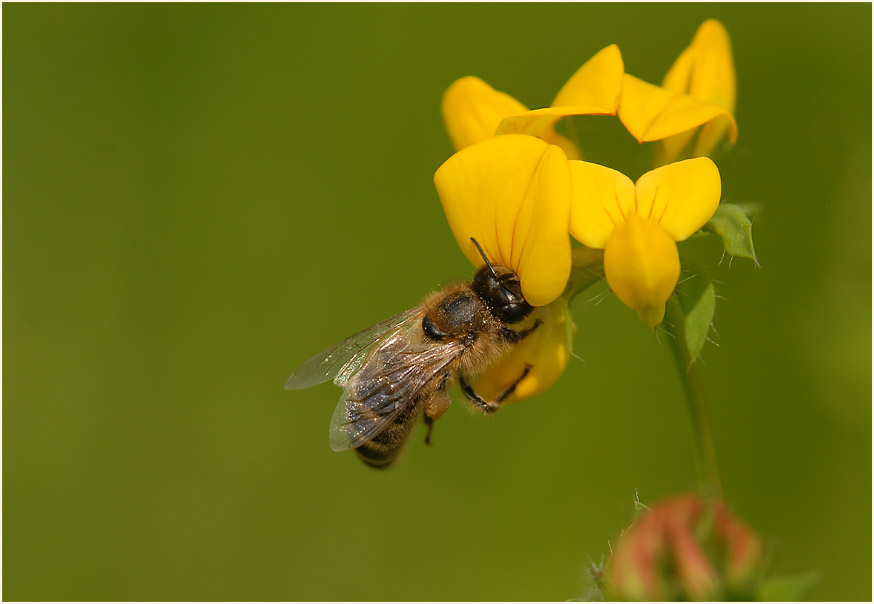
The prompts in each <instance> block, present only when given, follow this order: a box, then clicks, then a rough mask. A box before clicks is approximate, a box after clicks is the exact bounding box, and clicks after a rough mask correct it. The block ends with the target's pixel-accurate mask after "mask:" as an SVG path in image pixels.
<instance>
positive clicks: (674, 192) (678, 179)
mask: <svg viewBox="0 0 874 604" xmlns="http://www.w3.org/2000/svg"><path fill="white" fill-rule="evenodd" d="M721 191H722V182H721V180H720V178H719V170H718V169H717V167H716V164H714V163H713V161H711V160H710V159H709V158H707V157H698V158H695V159H687V160H686V161H681V162H676V163H673V164H669V165H667V166H663V167H661V168H658V169H656V170H653V171H651V172H647V173H646V174H644V175H643V176H641V177H640V179H639V180H638V181H637V185H636V193H637V205H636V208H637V213H638V215H639V216H641V217H643V218H646V219H648V220H651V221H654V222H657V223H658V224H659V225H661V227H662V228H663V229H664V230H665V232H666V233H667V234H668V235H670V236H671V237H672V238H673V239H674V241H683V240H684V239H686V238H687V237H689V236H690V235H692V234H693V233H695V232H696V231H697V230H698V229H700V228H701V227H703V226H704V225H705V224H706V223H707V221H708V220H710V218H711V217H712V216H713V214H714V212H716V208H717V206H719V198H720V196H721V194H722V193H721Z"/></svg>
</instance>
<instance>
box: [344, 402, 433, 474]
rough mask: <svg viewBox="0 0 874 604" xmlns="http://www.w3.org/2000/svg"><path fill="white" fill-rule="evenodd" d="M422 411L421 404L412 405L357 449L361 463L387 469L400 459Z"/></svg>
mask: <svg viewBox="0 0 874 604" xmlns="http://www.w3.org/2000/svg"><path fill="white" fill-rule="evenodd" d="M421 410H422V404H421V402H419V401H417V402H416V403H415V404H413V405H410V406H409V408H408V409H406V410H405V411H404V412H403V413H401V414H400V415H398V416H397V417H396V418H395V419H394V421H393V422H392V423H391V424H390V425H389V426H387V427H386V429H385V430H383V431H382V432H380V433H379V434H377V435H376V436H374V437H373V438H371V439H370V440H368V441H367V442H365V443H364V444H362V445H361V446H360V447H358V448H356V449H355V452H356V453H358V456H359V457H360V458H361V461H363V462H364V463H366V464H367V465H369V466H370V467H372V468H387V467H388V466H390V465H391V464H392V462H393V461H394V460H395V459H397V458H398V455H399V454H400V452H401V449H403V448H404V443H406V442H407V437H408V436H409V435H410V432H411V431H412V430H413V425H414V424H415V423H416V420H417V419H418V418H419V412H420V411H421Z"/></svg>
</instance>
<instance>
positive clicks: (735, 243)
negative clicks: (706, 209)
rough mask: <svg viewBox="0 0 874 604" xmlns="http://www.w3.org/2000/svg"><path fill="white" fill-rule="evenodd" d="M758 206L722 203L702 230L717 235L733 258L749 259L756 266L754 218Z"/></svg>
mask: <svg viewBox="0 0 874 604" xmlns="http://www.w3.org/2000/svg"><path fill="white" fill-rule="evenodd" d="M757 211H758V208H757V207H756V206H752V205H749V206H741V205H736V204H731V203H721V204H719V207H718V208H717V209H716V213H715V214H714V215H713V218H711V219H710V222H708V223H707V224H705V225H704V228H703V229H702V230H704V231H709V232H711V233H716V234H717V235H719V237H720V238H721V239H722V245H723V246H724V247H725V251H726V252H728V253H729V254H731V255H732V256H740V257H741V258H749V259H750V260H752V261H753V262H755V263H756V264H758V263H759V261H758V260H757V259H756V251H755V249H754V248H753V222H752V219H751V218H752V216H754V215H755V214H756V212H757Z"/></svg>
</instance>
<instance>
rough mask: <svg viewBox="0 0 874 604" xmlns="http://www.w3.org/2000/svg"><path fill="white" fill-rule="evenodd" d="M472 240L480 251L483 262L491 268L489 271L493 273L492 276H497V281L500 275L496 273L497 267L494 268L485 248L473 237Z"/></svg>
mask: <svg viewBox="0 0 874 604" xmlns="http://www.w3.org/2000/svg"><path fill="white" fill-rule="evenodd" d="M470 240H471V241H473V244H474V245H475V246H476V249H478V250H479V253H480V255H481V256H482V257H483V260H485V261H486V265H487V266H488V267H489V270H490V271H492V274H493V275H494V276H495V279H497V278H498V273H496V272H495V267H494V266H492V263H491V262H489V259H488V256H486V253H485V252H484V251H483V248H482V247H481V246H480V244H479V242H478V241H477V240H476V239H474V238H473V237H471V238H470Z"/></svg>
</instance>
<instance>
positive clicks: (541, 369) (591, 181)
mask: <svg viewBox="0 0 874 604" xmlns="http://www.w3.org/2000/svg"><path fill="white" fill-rule="evenodd" d="M735 87H736V86H735V75H734V65H733V61H732V58H731V48H730V42H729V39H728V34H727V33H726V31H725V28H724V27H723V26H722V25H721V24H720V23H719V22H718V21H714V20H708V21H706V22H705V23H703V24H702V25H701V27H700V28H699V29H698V32H697V33H696V35H695V37H694V39H693V40H692V43H691V44H690V46H689V47H688V48H687V49H686V50H684V51H683V53H682V54H681V55H680V56H679V57H678V58H677V60H676V62H675V63H674V65H673V66H672V67H671V68H670V69H669V70H668V72H667V75H666V76H665V79H664V81H663V82H662V84H661V85H660V86H658V85H654V84H650V83H647V82H644V81H643V80H641V79H638V78H636V77H634V76H632V75H630V74H628V73H626V71H625V64H624V62H623V59H622V55H621V53H620V50H619V47H618V46H616V45H611V46H608V47H607V48H605V49H603V50H601V51H600V52H598V53H597V54H595V56H593V57H592V58H591V59H590V60H589V61H587V62H586V63H585V64H584V65H583V66H582V67H580V68H579V70H577V72H576V73H575V74H573V76H571V78H570V79H569V80H568V81H567V83H566V84H565V85H564V86H563V87H562V88H561V89H560V90H559V92H558V94H557V95H556V96H555V99H554V100H553V102H552V105H551V106H550V107H546V108H540V109H534V110H529V109H528V108H526V107H525V106H524V105H522V103H520V102H519V101H517V100H516V99H514V98H513V97H512V96H510V95H508V94H505V93H503V92H500V91H497V90H495V89H493V88H492V87H491V86H489V85H488V84H486V83H485V82H483V81H482V80H480V79H479V78H476V77H473V76H468V77H465V78H461V79H460V80H457V81H456V82H455V83H453V84H452V85H451V86H450V87H449V88H448V89H447V91H446V92H445V94H444V97H443V103H442V111H443V118H444V121H445V123H446V128H447V130H448V132H449V136H450V139H451V140H452V142H453V144H454V145H455V147H456V150H457V152H456V153H455V154H454V155H453V156H452V157H450V158H449V159H448V160H447V161H446V162H445V163H444V164H443V165H442V166H440V168H439V169H438V170H437V172H436V174H435V176H434V182H435V185H436V187H437V192H438V194H439V196H440V199H441V202H442V204H443V208H444V211H445V213H446V216H447V219H448V221H449V225H450V228H451V229H452V232H453V234H454V235H455V238H456V241H457V242H458V244H459V246H460V247H461V249H462V251H463V252H464V254H465V255H466V256H467V257H468V259H469V260H470V261H471V262H472V263H473V264H474V265H476V266H481V265H482V264H483V259H482V257H481V256H480V254H479V252H478V251H477V249H476V248H475V246H474V245H473V243H472V242H471V238H472V237H473V238H475V239H476V240H477V241H478V242H479V243H480V245H481V246H482V248H483V249H484V251H485V253H486V254H487V256H488V257H489V258H490V260H491V261H492V262H493V263H496V264H500V265H503V266H507V267H509V268H511V269H513V270H514V271H515V272H516V273H517V274H518V275H519V278H520V282H521V286H522V293H523V294H524V296H525V298H526V299H527V301H528V302H529V303H530V304H532V305H533V306H535V307H537V311H538V313H539V318H540V319H541V321H542V322H543V324H544V328H543V329H540V330H538V331H537V332H535V333H534V334H532V336H531V337H529V338H526V340H525V341H523V343H522V345H520V346H519V347H518V348H517V350H516V351H514V353H513V355H512V356H510V357H508V358H507V359H505V361H504V362H503V363H502V364H500V365H498V366H497V367H495V368H493V369H492V370H491V371H490V372H489V373H487V374H486V375H485V376H483V377H482V378H481V380H480V383H479V385H478V388H479V390H480V392H481V393H482V394H485V395H487V396H488V395H489V394H491V393H492V392H498V391H500V388H501V384H504V385H505V384H506V383H507V379H505V377H508V376H512V375H518V374H519V371H518V370H519V367H523V366H528V367H530V368H531V370H530V371H529V372H528V373H527V375H526V377H525V378H524V379H523V380H522V382H520V383H519V384H518V386H517V388H516V391H515V392H514V394H513V396H512V397H511V398H510V399H509V400H510V401H512V400H521V399H524V398H527V397H530V396H533V395H534V394H537V393H539V392H541V391H543V390H545V389H546V388H549V387H550V386H551V385H552V384H553V383H554V382H555V380H556V379H557V378H558V377H559V376H560V375H561V373H562V372H563V370H564V367H565V365H566V363H567V359H568V357H569V354H570V337H571V334H572V331H573V323H572V321H571V320H570V318H569V316H568V314H567V304H568V301H569V298H570V296H571V295H573V294H574V293H575V292H574V291H569V290H572V289H573V288H571V287H569V280H571V281H572V279H571V275H572V272H573V271H574V269H580V268H584V266H582V265H581V264H580V263H579V262H576V261H575V260H574V258H577V257H581V258H585V259H586V262H592V261H593V260H592V259H596V260H595V261H596V262H597V263H600V262H601V261H602V258H603V272H604V276H605V277H606V279H607V282H608V284H609V286H610V289H611V290H612V291H613V292H614V293H615V294H616V296H617V297H618V298H619V299H620V300H621V301H622V302H624V303H625V304H626V305H627V306H629V307H630V308H632V309H634V310H635V311H637V313H638V315H639V316H640V318H641V320H642V321H643V322H644V323H645V324H646V325H647V326H649V327H650V328H654V327H655V326H657V325H658V324H659V323H660V322H661V321H662V319H663V318H664V313H665V304H666V302H667V300H668V298H669V297H670V296H671V294H672V293H673V291H674V288H675V287H676V285H677V282H678V279H679V275H680V259H679V254H678V251H677V246H676V243H677V242H679V241H683V240H684V239H686V238H688V237H689V236H691V235H692V234H694V233H695V232H697V231H698V230H699V229H701V228H702V227H703V226H704V225H705V224H706V223H707V222H708V221H709V220H710V218H711V217H712V216H713V214H714V212H715V211H716V210H717V207H718V205H719V200H720V195H721V181H720V175H719V171H718V169H717V168H716V165H715V164H714V163H713V161H712V160H711V159H710V158H709V157H707V156H708V155H709V154H710V153H712V151H713V150H714V149H715V148H716V146H717V145H718V144H720V143H721V142H722V141H723V140H725V139H726V138H727V139H728V140H729V141H731V142H732V143H734V142H735V140H736V137H737V125H736V123H735V119H734V106H735ZM581 115H598V116H615V117H618V118H619V120H620V121H621V123H622V124H623V126H624V127H625V128H626V129H627V130H628V132H629V133H631V134H632V135H633V136H634V138H635V139H637V140H638V141H639V142H641V143H645V142H653V143H655V145H656V146H657V148H656V153H655V157H656V166H658V167H656V169H654V170H652V171H650V172H647V173H646V174H644V175H642V176H641V177H640V178H639V179H637V181H636V182H632V180H631V179H629V178H628V177H627V176H625V175H624V174H621V173H620V172H617V171H615V170H613V169H611V168H609V167H606V166H602V165H598V164H595V163H590V162H586V161H583V159H582V158H583V157H584V151H585V148H582V149H581V148H580V143H579V141H574V140H570V139H568V138H567V137H565V136H563V135H561V134H560V133H559V132H557V130H556V126H557V124H558V123H559V121H560V120H561V119H562V118H567V117H572V116H581ZM605 119H609V118H605ZM681 157H689V158H691V159H685V160H683V161H677V160H679V159H680V158H681ZM571 237H573V238H574V239H575V240H576V241H577V242H578V243H579V244H581V246H583V247H584V248H586V249H588V250H603V255H601V253H600V252H598V253H597V254H594V253H587V254H578V255H577V254H575V250H577V249H579V248H574V247H573V246H572V243H571Z"/></svg>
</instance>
